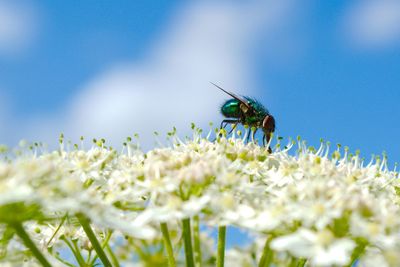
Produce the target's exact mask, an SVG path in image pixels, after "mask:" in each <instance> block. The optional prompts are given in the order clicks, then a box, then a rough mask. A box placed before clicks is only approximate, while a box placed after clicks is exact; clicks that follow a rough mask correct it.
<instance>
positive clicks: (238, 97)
mask: <svg viewBox="0 0 400 267" xmlns="http://www.w3.org/2000/svg"><path fill="white" fill-rule="evenodd" d="M210 83H211V84H212V85H214V86H215V87H217V88H218V89H220V90H221V91H222V92H224V93H226V94H228V95H230V96H231V97H233V98H234V99H236V100H238V101H240V103H242V104H243V105H245V106H246V107H247V108H248V109H251V108H252V107H251V106H250V105H249V103H248V102H247V100H246V99H245V98H243V97H241V96H238V95H236V94H234V93H231V92H228V91H226V90H225V89H224V88H222V87H220V86H218V85H216V84H215V83H213V82H210Z"/></svg>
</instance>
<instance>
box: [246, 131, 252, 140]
mask: <svg viewBox="0 0 400 267" xmlns="http://www.w3.org/2000/svg"><path fill="white" fill-rule="evenodd" d="M250 133H251V128H250V130H249V131H248V132H247V136H246V143H249V140H250Z"/></svg>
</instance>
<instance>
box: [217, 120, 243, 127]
mask: <svg viewBox="0 0 400 267" xmlns="http://www.w3.org/2000/svg"><path fill="white" fill-rule="evenodd" d="M228 123H236V124H237V123H239V121H238V120H230V119H225V120H223V121H222V122H221V126H220V127H219V128H220V129H225V127H226V126H227V125H228ZM224 124H225V125H224Z"/></svg>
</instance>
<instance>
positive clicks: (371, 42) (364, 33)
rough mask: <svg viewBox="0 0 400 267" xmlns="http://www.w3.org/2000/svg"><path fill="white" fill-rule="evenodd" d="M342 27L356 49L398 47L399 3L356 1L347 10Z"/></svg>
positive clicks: (388, 0) (394, 0)
mask: <svg viewBox="0 0 400 267" xmlns="http://www.w3.org/2000/svg"><path fill="white" fill-rule="evenodd" d="M343 26H344V30H345V33H346V35H347V37H348V39H349V41H350V42H352V45H354V46H356V47H361V48H385V47H388V46H391V45H399V44H400V1H399V0H365V1H357V2H356V3H355V4H353V5H352V6H350V7H349V9H348V10H347V13H346V14H345V16H344V23H343Z"/></svg>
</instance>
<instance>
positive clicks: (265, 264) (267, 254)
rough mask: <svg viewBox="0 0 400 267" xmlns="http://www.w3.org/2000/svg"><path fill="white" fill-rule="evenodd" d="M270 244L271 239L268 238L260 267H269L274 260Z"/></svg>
mask: <svg viewBox="0 0 400 267" xmlns="http://www.w3.org/2000/svg"><path fill="white" fill-rule="evenodd" d="M270 244H271V238H270V237H268V238H267V240H266V241H265V245H264V249H263V253H262V255H261V258H260V261H259V263H258V267H269V266H270V265H271V263H272V259H273V251H272V250H271V248H270Z"/></svg>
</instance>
